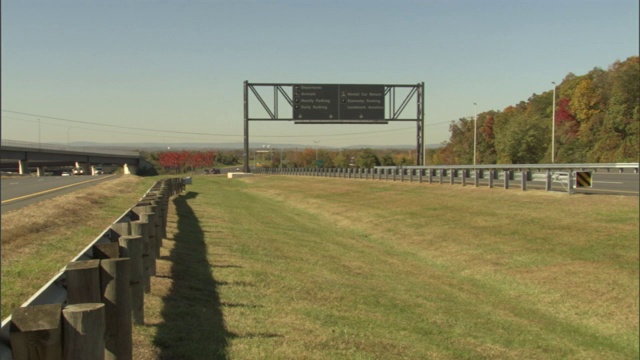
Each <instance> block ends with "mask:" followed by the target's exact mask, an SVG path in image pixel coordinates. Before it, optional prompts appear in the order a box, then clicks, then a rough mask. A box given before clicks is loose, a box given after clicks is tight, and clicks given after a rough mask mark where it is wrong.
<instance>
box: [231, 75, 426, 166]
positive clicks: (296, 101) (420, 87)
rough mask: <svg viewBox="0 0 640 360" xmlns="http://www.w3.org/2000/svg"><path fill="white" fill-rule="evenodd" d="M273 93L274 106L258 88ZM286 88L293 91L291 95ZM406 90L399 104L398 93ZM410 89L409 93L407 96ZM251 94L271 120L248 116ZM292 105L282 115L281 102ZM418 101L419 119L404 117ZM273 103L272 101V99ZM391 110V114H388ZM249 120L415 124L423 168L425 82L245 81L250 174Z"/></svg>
mask: <svg viewBox="0 0 640 360" xmlns="http://www.w3.org/2000/svg"><path fill="white" fill-rule="evenodd" d="M264 87H268V88H271V89H272V91H273V95H272V96H273V99H272V101H273V103H270V101H267V100H265V98H264V97H263V96H262V95H261V93H260V91H259V89H260V88H264ZM285 88H288V89H290V93H291V94H292V95H291V96H290V95H289V92H288V91H287V90H285ZM397 89H404V90H405V93H402V94H401V96H400V99H399V100H400V101H399V105H396V100H397V99H396V90H397ZM406 90H408V93H406ZM249 91H251V93H252V94H253V96H254V97H255V99H256V100H258V102H259V103H260V105H261V106H262V109H263V110H264V111H265V112H266V114H267V116H268V117H264V116H263V117H252V116H251V115H250V114H249V111H250V106H249ZM280 98H283V99H284V100H285V101H286V103H287V104H288V105H289V106H288V107H287V109H286V110H285V111H284V112H286V115H281V113H280V111H279V110H280V108H279V105H280V103H279V101H278V99H280ZM414 98H415V102H416V104H417V106H416V116H415V118H414V117H409V118H406V117H405V118H401V117H400V116H401V114H402V113H403V111H404V110H405V108H406V107H407V105H408V104H410V103H411V101H412V100H413V99H414ZM269 100H271V99H269ZM387 109H388V115H387V116H385V113H386V111H387ZM249 121H294V123H295V124H388V123H389V122H398V121H415V122H416V142H417V144H416V153H417V159H416V165H418V166H421V165H424V151H425V149H424V82H421V83H418V84H416V85H358V84H291V83H249V82H248V81H245V82H244V154H243V162H244V165H243V171H244V172H249V171H250V169H249Z"/></svg>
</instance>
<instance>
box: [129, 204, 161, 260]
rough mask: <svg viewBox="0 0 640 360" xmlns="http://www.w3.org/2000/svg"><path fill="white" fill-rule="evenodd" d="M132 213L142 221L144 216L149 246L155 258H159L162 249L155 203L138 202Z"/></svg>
mask: <svg viewBox="0 0 640 360" xmlns="http://www.w3.org/2000/svg"><path fill="white" fill-rule="evenodd" d="M133 211H134V212H135V213H136V214H138V216H139V217H140V219H141V220H142V219H143V215H146V221H147V223H148V224H149V225H148V228H147V230H148V231H147V233H148V237H149V246H150V247H151V248H152V249H154V251H155V258H156V259H157V258H158V257H160V248H161V247H162V242H161V241H160V240H159V237H158V227H159V226H160V225H159V220H158V216H159V215H158V211H159V209H158V206H157V205H156V202H155V201H143V202H139V203H138V205H136V206H134V207H133Z"/></svg>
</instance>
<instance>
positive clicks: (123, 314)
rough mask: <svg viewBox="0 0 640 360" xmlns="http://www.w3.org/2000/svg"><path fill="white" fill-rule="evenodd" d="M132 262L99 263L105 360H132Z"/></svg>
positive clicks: (122, 259) (123, 260) (102, 261)
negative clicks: (103, 315)
mask: <svg viewBox="0 0 640 360" xmlns="http://www.w3.org/2000/svg"><path fill="white" fill-rule="evenodd" d="M130 269H131V266H130V259H129V258H119V259H106V260H101V261H100V288H101V290H102V302H103V303H104V305H105V307H104V313H105V336H104V345H105V359H107V360H110V359H118V360H127V359H129V360H130V359H131V358H132V357H133V345H132V344H133V338H132V325H131V286H130V276H129V275H130Z"/></svg>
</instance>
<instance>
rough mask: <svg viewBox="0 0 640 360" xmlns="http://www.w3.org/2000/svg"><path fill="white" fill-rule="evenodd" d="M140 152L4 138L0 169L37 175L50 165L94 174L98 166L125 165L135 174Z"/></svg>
mask: <svg viewBox="0 0 640 360" xmlns="http://www.w3.org/2000/svg"><path fill="white" fill-rule="evenodd" d="M141 161H142V160H141V158H140V153H139V152H138V151H130V150H122V149H109V148H97V147H91V148H90V147H76V146H65V145H58V144H43V143H33V142H26V141H14V140H4V139H3V140H2V143H1V147H0V168H2V170H3V171H11V172H17V173H19V174H29V173H31V172H32V171H35V172H36V173H37V174H38V176H40V175H42V174H44V173H45V171H46V169H47V168H55V167H58V168H59V167H77V166H79V167H82V168H83V169H84V173H85V174H93V168H94V166H95V165H110V166H113V165H116V166H122V167H123V169H124V173H125V174H131V173H133V174H135V173H136V171H137V169H138V168H139V167H140V165H141Z"/></svg>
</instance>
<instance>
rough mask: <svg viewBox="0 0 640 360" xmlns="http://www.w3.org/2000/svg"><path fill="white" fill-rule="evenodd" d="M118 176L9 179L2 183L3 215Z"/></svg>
mask: <svg viewBox="0 0 640 360" xmlns="http://www.w3.org/2000/svg"><path fill="white" fill-rule="evenodd" d="M115 176H117V175H99V176H41V177H7V178H3V179H2V181H1V182H0V184H1V189H0V190H1V191H0V198H1V200H2V206H1V207H0V209H1V213H2V214H4V213H6V212H7V211H11V210H16V209H19V208H22V207H24V206H27V205H30V204H35V203H37V202H39V201H42V200H45V199H49V198H52V197H55V196H59V195H62V194H67V193H71V192H73V191H75V190H77V189H80V188H83V187H87V186H91V185H94V184H97V183H99V182H102V181H105V180H109V179H113V178H114V177H115Z"/></svg>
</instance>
